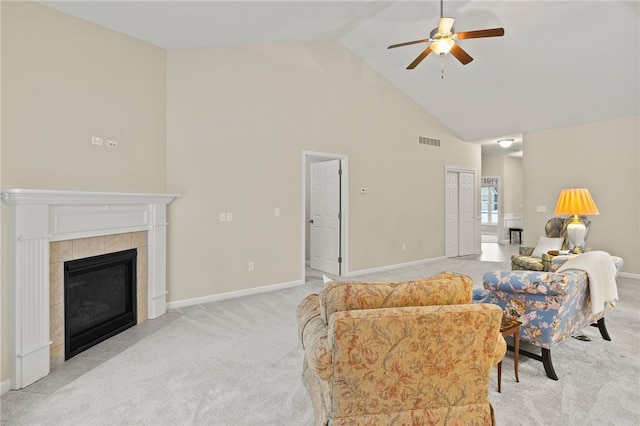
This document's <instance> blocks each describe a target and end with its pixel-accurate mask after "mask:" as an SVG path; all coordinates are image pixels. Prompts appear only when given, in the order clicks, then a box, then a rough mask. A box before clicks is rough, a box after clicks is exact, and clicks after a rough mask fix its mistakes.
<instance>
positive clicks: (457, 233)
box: [445, 167, 476, 257]
mask: <svg viewBox="0 0 640 426" xmlns="http://www.w3.org/2000/svg"><path fill="white" fill-rule="evenodd" d="M475 182H476V172H475V170H465V169H456V168H449V167H447V168H446V170H445V257H457V256H466V255H469V254H473V253H474V235H475V233H474V230H475V227H474V220H475V219H474V216H475V215H474V212H475V199H476V184H475Z"/></svg>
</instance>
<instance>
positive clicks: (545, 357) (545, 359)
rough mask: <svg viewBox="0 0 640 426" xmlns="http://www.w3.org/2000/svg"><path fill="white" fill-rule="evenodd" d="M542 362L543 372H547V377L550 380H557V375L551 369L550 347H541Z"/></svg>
mask: <svg viewBox="0 0 640 426" xmlns="http://www.w3.org/2000/svg"><path fill="white" fill-rule="evenodd" d="M542 364H543V365H544V372H545V373H547V377H548V378H550V379H552V380H558V376H557V375H556V372H555V370H554V369H553V363H552V362H551V350H550V349H545V348H542Z"/></svg>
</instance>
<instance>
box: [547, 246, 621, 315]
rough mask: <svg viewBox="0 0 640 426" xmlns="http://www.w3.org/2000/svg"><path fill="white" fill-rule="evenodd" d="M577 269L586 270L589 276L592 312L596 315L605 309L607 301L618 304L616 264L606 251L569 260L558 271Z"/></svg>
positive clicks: (585, 254) (584, 254)
mask: <svg viewBox="0 0 640 426" xmlns="http://www.w3.org/2000/svg"><path fill="white" fill-rule="evenodd" d="M570 269H577V270H581V271H585V272H586V273H587V275H588V277H589V292H590V293H591V312H592V313H593V314H594V315H595V314H597V313H599V312H601V311H603V310H604V307H605V304H606V302H609V303H611V305H612V306H615V305H616V302H615V301H616V300H618V287H617V285H616V272H617V271H616V266H615V264H614V262H613V259H611V255H610V254H609V253H607V252H606V251H590V252H587V253H583V254H581V255H579V256H576V257H572V258H571V259H569V260H567V261H566V262H565V263H564V264H563V265H562V266H560V268H558V270H557V271H556V272H562V271H568V270H570Z"/></svg>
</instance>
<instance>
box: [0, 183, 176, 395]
mask: <svg viewBox="0 0 640 426" xmlns="http://www.w3.org/2000/svg"><path fill="white" fill-rule="evenodd" d="M175 197H176V196H175V195H170V194H129V193H105V192H78V191H50V190H33V189H6V190H5V189H3V190H2V200H3V201H4V202H5V203H6V204H7V205H9V210H10V212H9V238H8V244H9V247H8V249H9V305H10V307H11V309H10V310H11V313H10V325H9V334H10V336H9V338H10V352H9V356H10V362H11V389H20V388H23V387H25V386H28V385H30V384H31V383H33V382H35V381H37V380H39V379H41V378H42V377H45V376H46V375H48V374H49V370H50V345H51V343H52V342H51V336H50V312H49V309H50V308H49V304H50V303H49V302H50V301H49V296H50V295H49V278H50V273H49V272H50V271H49V268H50V243H52V242H56V241H66V240H77V239H82V238H89V237H100V236H106V235H117V234H124V233H136V232H140V231H146V235H147V238H148V240H147V256H148V259H147V265H148V266H147V267H148V269H147V281H148V283H147V285H148V290H147V303H146V305H147V317H148V318H150V319H151V318H157V317H159V316H160V315H162V314H164V313H165V312H166V294H167V290H166V227H167V223H166V210H167V205H168V204H169V203H170V202H171V201H172V200H173V199H174V198H175ZM142 235H144V234H142Z"/></svg>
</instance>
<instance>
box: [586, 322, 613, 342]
mask: <svg viewBox="0 0 640 426" xmlns="http://www.w3.org/2000/svg"><path fill="white" fill-rule="evenodd" d="M591 326H592V327H598V330H600V335H601V336H602V338H603V339H604V340H608V341H611V337H610V336H609V332H608V331H607V326H606V325H605V324H604V318H600V319H599V320H598V322H597V323H593V324H591Z"/></svg>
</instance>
